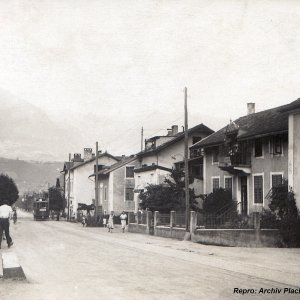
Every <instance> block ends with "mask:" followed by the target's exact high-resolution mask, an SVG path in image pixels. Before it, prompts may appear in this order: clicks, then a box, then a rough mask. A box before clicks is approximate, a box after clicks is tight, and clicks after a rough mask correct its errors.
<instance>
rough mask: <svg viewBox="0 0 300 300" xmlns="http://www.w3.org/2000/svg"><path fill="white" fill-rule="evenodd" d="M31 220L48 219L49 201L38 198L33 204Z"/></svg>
mask: <svg viewBox="0 0 300 300" xmlns="http://www.w3.org/2000/svg"><path fill="white" fill-rule="evenodd" d="M33 218H34V220H35V221H37V220H48V219H49V200H48V199H45V198H38V199H37V200H35V201H34V203H33Z"/></svg>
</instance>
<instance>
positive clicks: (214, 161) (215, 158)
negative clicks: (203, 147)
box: [212, 148, 219, 164]
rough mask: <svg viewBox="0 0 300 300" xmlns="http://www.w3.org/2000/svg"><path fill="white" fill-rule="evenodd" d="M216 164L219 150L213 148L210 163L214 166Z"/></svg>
mask: <svg viewBox="0 0 300 300" xmlns="http://www.w3.org/2000/svg"><path fill="white" fill-rule="evenodd" d="M218 162H219V149H218V148H215V149H213V152H212V163H213V164H215V163H218Z"/></svg>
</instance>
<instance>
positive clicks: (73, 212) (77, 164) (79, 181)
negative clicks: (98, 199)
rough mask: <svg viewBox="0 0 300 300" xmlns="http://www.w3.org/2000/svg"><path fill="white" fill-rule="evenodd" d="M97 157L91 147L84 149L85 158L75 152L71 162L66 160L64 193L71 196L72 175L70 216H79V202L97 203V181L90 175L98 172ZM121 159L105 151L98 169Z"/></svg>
mask: <svg viewBox="0 0 300 300" xmlns="http://www.w3.org/2000/svg"><path fill="white" fill-rule="evenodd" d="M95 160H96V157H95V155H94V154H92V149H91V148H85V149H84V158H81V154H79V153H75V154H74V157H73V159H72V161H71V162H65V164H64V168H63V171H62V173H63V174H64V191H65V192H64V194H65V198H66V199H68V197H69V176H70V199H69V200H70V203H69V209H70V217H75V218H77V208H78V203H83V204H87V205H91V204H95V203H94V201H95V200H94V199H95V182H94V181H92V180H91V178H89V175H90V174H91V173H93V172H96V165H95ZM118 161H119V159H117V158H116V157H114V156H113V155H111V154H109V153H107V152H105V153H101V151H100V152H99V154H98V170H100V169H102V168H104V167H105V166H110V165H112V164H115V163H116V162H118Z"/></svg>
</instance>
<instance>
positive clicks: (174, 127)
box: [172, 125, 178, 135]
mask: <svg viewBox="0 0 300 300" xmlns="http://www.w3.org/2000/svg"><path fill="white" fill-rule="evenodd" d="M177 133H178V125H173V126H172V135H176V134H177Z"/></svg>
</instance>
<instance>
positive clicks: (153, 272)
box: [0, 215, 300, 300]
mask: <svg viewBox="0 0 300 300" xmlns="http://www.w3.org/2000/svg"><path fill="white" fill-rule="evenodd" d="M12 236H13V238H14V242H15V245H14V246H13V247H12V248H11V249H3V250H2V251H14V252H15V253H16V254H17V255H18V257H19V261H20V263H21V265H22V267H23V269H24V271H25V273H26V275H27V278H28V282H26V283H25V282H16V281H4V282H1V283H0V299H3V300H6V299H9V300H14V299H22V300H26V299H33V300H35V299H43V300H44V299H51V300H52V299H89V300H90V299H234V298H242V299H253V298H255V299H298V296H299V295H291V294H283V290H282V292H281V293H280V294H274V293H273V294H261V293H259V291H260V289H261V288H263V289H271V288H274V289H276V288H277V289H283V288H289V287H296V286H298V287H299V286H300V280H299V279H300V267H299V263H300V260H299V257H300V255H299V254H300V252H299V250H298V249H294V250H293V249H269V250H268V249H242V248H222V247H210V246H203V245H198V244H193V243H190V242H183V241H176V240H170V239H162V238H158V237H151V236H144V235H138V234H132V233H127V232H126V233H124V234H123V233H121V230H120V228H116V230H115V231H114V232H113V233H108V232H107V231H106V230H105V229H104V228H82V227H81V226H80V224H75V223H67V222H64V221H60V222H56V221H40V222H35V221H33V220H32V217H31V216H30V215H27V216H26V217H23V218H21V219H19V220H18V223H17V225H12ZM280 257H281V258H282V259H278V258H280ZM287 257H290V259H287ZM276 264H277V265H276ZM276 272H277V273H276ZM234 288H240V289H254V290H255V291H256V294H252V295H250V294H245V295H241V294H234V293H233V291H234Z"/></svg>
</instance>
